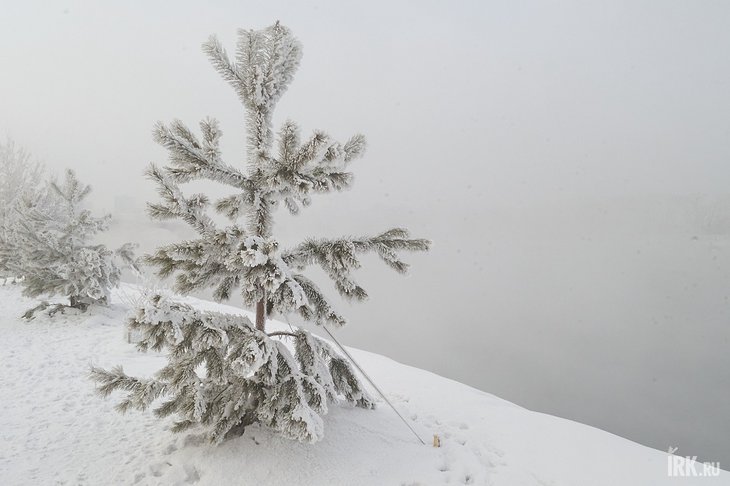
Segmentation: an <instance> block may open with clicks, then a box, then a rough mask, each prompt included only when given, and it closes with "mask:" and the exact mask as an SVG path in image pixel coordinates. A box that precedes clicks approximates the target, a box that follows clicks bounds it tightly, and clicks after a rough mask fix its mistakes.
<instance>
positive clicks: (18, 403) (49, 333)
mask: <svg viewBox="0 0 730 486" xmlns="http://www.w3.org/2000/svg"><path fill="white" fill-rule="evenodd" d="M136 295H137V293H136V291H135V289H134V287H131V286H125V287H123V288H122V289H120V290H119V291H117V292H116V293H115V299H114V301H115V304H114V305H113V306H111V307H110V308H107V309H95V310H94V313H93V314H91V313H89V314H82V315H57V316H55V317H54V318H53V319H49V318H47V317H42V318H38V319H36V320H35V321H32V322H30V323H26V322H24V321H21V320H20V319H19V317H18V316H20V315H21V314H22V312H23V311H24V310H25V309H26V308H28V307H30V306H31V304H32V303H33V302H32V301H30V300H27V299H24V298H22V297H21V296H20V293H19V290H18V288H17V287H15V286H5V287H0V333H1V335H2V336H3V339H2V343H0V363H1V364H2V369H3V372H2V373H1V374H0V484H2V485H25V484H28V485H31V484H32V485H36V484H43V485H45V484H83V485H87V484H88V485H106V484H165V485H166V484H180V485H184V484H192V483H195V484H199V485H226V484H235V485H247V484H251V485H317V486H321V485H341V484H347V485H348V486H356V485H390V484H392V485H438V484H454V485H459V484H477V485H494V486H519V485H535V486H558V485H575V486H585V485H590V486H600V485H622V486H628V485H640V486H654V485H663V484H667V485H684V484H687V485H700V486H702V485H708V486H710V485H721V484H722V485H729V484H730V474H728V473H725V472H723V473H722V475H721V476H719V477H712V478H711V477H694V478H679V477H669V476H668V457H669V456H668V455H667V453H666V452H661V451H657V450H653V449H650V448H647V447H644V446H641V445H638V444H636V443H633V442H630V441H628V440H625V439H622V438H620V437H617V436H615V435H612V434H609V433H607V432H604V431H601V430H598V429H595V428H592V427H588V426H585V425H582V424H579V423H576V422H571V421H568V420H563V419H560V418H556V417H553V416H550V415H545V414H541V413H536V412H531V411H529V410H526V409H524V408H521V407H518V406H516V405H514V404H512V403H509V402H506V401H504V400H501V399H499V398H497V397H494V396H492V395H489V394H487V393H484V392H481V391H478V390H475V389H473V388H470V387H468V386H465V385H463V384H460V383H457V382H454V381H451V380H448V379H445V378H442V377H439V376H437V375H434V374H431V373H428V372H426V371H423V370H419V369H416V368H411V367H408V366H404V365H401V364H399V363H397V362H394V361H392V360H390V359H388V358H385V357H383V356H379V355H375V354H371V353H367V352H364V351H357V350H353V355H354V356H355V358H356V359H357V360H358V361H359V362H360V363H361V364H362V366H363V367H364V368H365V369H366V371H367V372H368V373H369V374H371V376H372V377H373V378H374V379H375V380H376V382H378V383H379V384H380V386H381V388H383V389H384V391H385V392H386V393H387V394H388V395H389V398H390V399H391V401H393V402H394V403H395V405H396V407H398V408H399V410H400V411H401V413H402V414H403V415H405V416H406V417H407V419H408V420H410V421H411V424H412V426H413V427H414V428H415V429H416V430H417V431H418V432H419V434H420V435H421V436H423V437H424V438H426V439H427V440H428V442H429V444H428V445H427V446H423V445H421V444H420V443H419V442H418V441H417V440H416V439H415V438H414V437H413V436H412V435H411V433H410V432H409V431H408V429H407V428H406V427H405V426H404V425H403V424H402V423H400V422H399V420H398V418H397V416H396V415H395V414H394V413H393V412H392V410H390V409H389V408H388V407H387V406H385V405H382V406H380V407H379V408H378V409H377V410H375V411H365V410H360V409H354V410H351V409H339V408H337V407H333V408H332V409H331V410H330V413H329V414H328V415H327V417H326V419H325V427H326V428H325V438H324V440H323V441H322V442H320V443H317V444H315V445H306V444H299V443H295V442H291V441H288V440H285V439H281V438H278V437H276V436H274V435H272V434H271V433H269V432H268V431H267V430H264V429H261V428H256V427H251V428H250V429H249V430H247V431H246V433H245V434H244V435H243V436H242V437H240V438H236V439H233V440H229V441H227V442H225V443H223V444H222V445H221V446H218V447H213V446H210V445H208V444H207V443H205V442H203V441H202V440H200V438H199V437H197V436H196V435H195V434H190V433H187V434H181V435H173V434H172V433H171V432H170V431H169V430H168V425H169V422H161V421H159V420H156V419H154V418H153V416H152V414H151V413H141V412H134V411H133V412H130V413H128V414H127V415H124V416H123V415H120V414H118V413H117V412H116V411H115V410H114V409H113V406H114V403H115V401H114V400H113V399H110V400H102V399H100V398H98V397H97V396H96V395H95V394H94V389H93V385H92V383H91V382H90V381H89V380H88V378H87V374H88V367H89V364H91V363H94V364H97V365H101V366H104V367H110V366H112V365H115V364H122V365H124V368H125V370H126V371H128V372H129V373H130V374H138V375H144V374H151V373H152V372H153V371H154V370H156V369H157V368H159V367H160V366H161V364H162V363H163V361H164V359H163V358H162V357H161V356H159V355H155V354H147V355H145V354H140V353H138V352H137V351H136V350H135V348H134V346H133V345H130V344H128V343H127V335H126V330H125V328H124V318H123V317H124V315H125V313H126V311H127V309H128V305H129V304H130V303H131V302H133V301H134V299H135V298H136ZM186 300H188V301H189V302H190V303H192V304H194V305H198V306H201V307H205V308H208V309H218V310H223V311H226V310H228V311H233V312H240V311H238V310H235V309H232V308H225V307H224V306H218V305H217V304H213V303H210V302H204V301H199V300H195V299H186ZM221 307H224V308H223V309H221ZM484 372H485V373H488V372H489V370H484ZM434 434H438V435H439V436H440V437H441V441H442V446H441V447H440V448H434V447H432V446H431V444H430V442H431V440H432V437H433V435H434ZM680 452H681V451H680ZM696 470H697V471H698V473H702V467H701V466H699V467H696Z"/></svg>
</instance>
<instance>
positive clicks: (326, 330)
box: [322, 326, 426, 445]
mask: <svg viewBox="0 0 730 486" xmlns="http://www.w3.org/2000/svg"><path fill="white" fill-rule="evenodd" d="M322 329H324V332H326V333H327V335H328V336H329V337H330V338H332V340H333V341H334V342H335V344H337V347H338V348H340V351H342V352H343V353H345V356H347V359H349V360H350V362H351V363H352V364H354V365H355V368H357V369H358V370H359V371H360V373H362V375H363V376H364V377H365V379H366V380H368V382H369V383H370V385H372V387H373V388H375V391H377V392H378V394H379V395H380V396H381V397H382V398H383V400H385V403H387V404H388V405H389V406H390V408H392V409H393V411H394V412H395V413H396V415H398V417H400V419H401V420H402V421H403V423H404V424H406V427H408V428H409V429H410V431H411V432H413V435H415V436H416V438H417V439H418V440H419V441H420V442H421V444H423V445H426V442H424V440H423V439H421V436H420V435H418V433H417V432H416V431H415V430H413V427H411V424H409V423H408V421H406V419H405V418H403V415H401V414H400V412H399V411H398V410H397V409H396V408H395V406H394V405H393V404H392V403H390V400H388V398H387V397H386V396H385V393H383V392H382V391H381V390H380V388H378V385H376V384H375V382H373V380H372V378H370V376H368V374H367V373H365V371H364V370H363V369H362V368H361V367H360V365H359V364H357V361H355V358H353V357H352V356H351V355H350V353H348V352H347V350H346V349H345V347H344V346H343V345H342V344H340V342H339V341H338V340H337V338H335V337H334V336H333V335H332V333H331V332H330V331H329V329H327V328H326V327H325V326H322Z"/></svg>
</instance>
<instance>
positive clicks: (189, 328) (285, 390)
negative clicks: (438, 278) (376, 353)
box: [92, 23, 429, 442]
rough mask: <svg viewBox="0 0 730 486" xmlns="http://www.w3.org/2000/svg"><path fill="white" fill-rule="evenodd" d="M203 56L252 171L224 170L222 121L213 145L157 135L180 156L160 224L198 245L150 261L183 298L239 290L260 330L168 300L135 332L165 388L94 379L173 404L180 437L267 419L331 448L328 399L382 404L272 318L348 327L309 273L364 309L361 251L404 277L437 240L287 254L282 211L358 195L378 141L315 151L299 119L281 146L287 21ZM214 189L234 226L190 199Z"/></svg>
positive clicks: (156, 383)
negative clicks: (155, 352) (410, 262)
mask: <svg viewBox="0 0 730 486" xmlns="http://www.w3.org/2000/svg"><path fill="white" fill-rule="evenodd" d="M203 48H204V50H205V52H206V53H207V54H208V56H209V57H210V60H211V62H212V64H213V66H214V67H215V69H216V70H217V71H218V72H219V73H220V74H221V76H222V77H223V78H224V79H225V80H226V81H228V83H229V84H230V85H231V86H232V87H233V88H234V90H235V92H236V94H237V95H238V97H239V98H240V100H241V102H242V104H243V107H244V110H245V114H246V122H247V128H248V130H247V141H248V168H247V170H245V171H241V170H239V169H238V168H237V167H234V166H232V165H229V164H226V163H225V162H224V161H223V160H222V155H221V151H220V147H219V141H220V137H221V131H220V129H219V128H218V123H217V122H216V121H215V120H210V119H206V120H204V121H203V122H201V123H200V129H201V134H202V135H201V136H197V135H195V134H193V132H192V131H191V130H190V129H189V128H187V127H186V126H185V125H184V124H183V123H182V122H180V121H174V122H172V123H171V124H169V125H163V124H158V125H157V127H156V128H155V131H154V136H155V139H156V140H157V142H158V143H159V144H160V145H162V146H163V147H165V148H166V149H167V150H168V152H169V157H170V158H169V161H170V165H169V166H167V167H164V168H159V167H156V166H152V167H151V168H150V170H149V171H148V176H149V177H150V179H152V180H153V181H154V182H155V183H156V184H157V186H158V189H159V193H160V196H161V197H162V201H161V202H159V203H155V204H150V206H149V212H150V215H151V216H152V217H153V218H157V219H180V220H182V221H184V222H185V223H187V224H189V225H190V226H191V227H192V228H193V229H194V230H195V231H196V232H197V233H198V236H197V238H196V239H192V240H186V241H181V242H178V243H174V244H170V245H166V246H163V247H161V248H159V249H158V250H157V251H156V252H155V253H154V254H153V255H151V256H149V257H148V258H147V262H148V263H150V264H152V265H154V266H155V267H157V271H158V274H159V275H160V276H161V277H168V276H174V277H175V289H176V290H177V291H179V292H183V293H186V292H190V291H192V290H196V289H207V288H212V289H213V290H214V295H215V297H216V298H217V299H218V300H225V299H228V298H229V297H230V296H231V294H232V293H233V292H234V291H236V290H238V291H239V292H240V295H241V296H242V297H243V300H244V302H245V303H246V304H247V305H248V306H250V307H252V308H255V309H256V320H255V325H253V326H252V324H251V323H250V322H249V321H248V320H247V319H243V318H241V317H238V316H229V315H222V314H212V313H200V312H198V311H196V310H195V309H193V308H191V307H188V306H182V305H177V304H174V305H173V304H169V303H167V302H166V301H164V300H163V299H161V298H159V297H155V298H154V299H153V302H152V303H148V304H146V305H145V306H142V307H141V308H140V309H138V310H137V312H136V314H135V317H134V318H133V319H132V320H131V321H130V327H131V328H132V329H134V330H137V331H142V333H143V336H144V338H143V340H142V342H141V344H140V347H141V348H142V349H143V350H145V349H148V348H154V349H166V350H167V351H168V353H169V355H168V356H169V357H168V360H169V363H168V365H167V366H166V367H165V368H163V369H162V370H160V371H159V372H158V373H157V375H156V376H155V378H154V379H151V380H143V379H137V378H132V377H129V376H126V375H125V374H124V373H123V372H122V370H121V369H120V368H117V369H114V370H112V371H104V370H101V369H94V370H93V373H92V377H93V378H94V379H95V380H96V381H97V382H98V383H99V384H100V392H101V393H102V394H103V395H108V394H109V393H111V392H112V391H113V390H123V391H126V392H127V397H126V398H125V400H124V401H123V402H122V403H121V405H120V409H121V410H122V411H124V410H125V409H127V408H129V407H135V408H141V409H144V408H146V407H147V406H149V405H150V404H151V403H152V401H153V400H154V399H155V398H158V397H163V396H164V397H166V401H165V402H163V404H162V405H161V406H160V407H159V408H157V413H158V415H162V416H165V415H169V414H172V413H175V414H177V415H178V416H179V417H180V419H181V421H179V422H178V425H177V426H176V430H179V429H182V428H187V427H189V426H193V425H198V426H201V427H202V428H203V429H204V430H205V431H206V432H207V433H208V434H209V436H210V437H211V439H213V440H220V439H221V438H222V437H224V436H225V435H226V434H229V433H230V432H232V431H236V432H239V433H240V432H242V431H243V428H244V427H245V426H246V425H248V424H250V423H253V422H259V423H261V424H263V425H266V426H269V427H272V428H273V429H275V430H277V431H279V432H281V433H282V434H283V435H285V436H286V437H290V438H293V439H298V440H301V441H312V442H313V441H316V440H318V439H320V438H321V437H322V419H321V415H323V414H324V413H325V412H326V411H327V400H341V399H344V400H345V401H346V402H348V403H351V404H354V405H357V406H361V407H366V408H369V407H371V406H372V400H371V399H370V398H368V397H367V395H366V394H365V392H364V391H363V387H362V385H361V383H360V382H359V380H358V378H357V377H356V375H355V374H354V373H353V372H352V369H351V368H350V365H349V364H348V362H347V361H345V360H344V359H343V358H342V357H340V356H339V355H337V354H336V353H335V352H334V351H333V350H332V349H331V348H330V346H329V345H328V344H327V343H326V342H325V341H322V340H320V339H319V338H317V337H315V336H314V335H312V334H309V333H307V332H305V331H303V330H296V331H293V332H291V333H289V332H286V333H282V332H270V333H267V332H266V319H267V317H268V316H269V315H271V314H272V313H278V314H280V315H289V314H292V313H294V314H298V315H299V316H301V317H302V318H304V319H305V320H307V321H310V322H314V323H316V324H319V325H334V326H341V325H343V324H344V323H345V319H344V318H343V317H342V316H341V315H340V314H339V313H337V312H336V311H335V309H334V307H333V306H332V305H331V304H330V302H329V301H328V299H327V298H326V297H325V296H324V294H323V293H322V292H321V291H320V289H319V288H318V287H317V286H316V285H315V284H314V282H312V281H311V280H309V279H308V278H307V277H306V276H304V275H303V273H302V272H303V271H304V270H305V269H306V268H307V267H309V266H311V265H319V266H320V267H321V268H322V269H324V270H325V272H326V273H327V275H328V276H329V277H330V278H331V279H332V280H333V281H334V283H335V288H336V289H337V291H338V292H339V293H340V294H341V295H342V296H343V297H345V298H347V299H351V300H364V299H365V298H366V297H367V293H366V292H365V290H364V289H363V288H362V287H360V286H359V285H358V284H357V283H356V282H355V281H354V280H353V278H352V273H353V271H354V270H356V269H357V268H359V266H360V262H359V259H358V256H359V254H362V253H367V252H372V253H375V254H376V255H378V256H379V257H380V258H381V259H382V260H383V261H384V262H385V263H386V264H387V265H388V266H390V267H391V268H393V269H394V270H396V271H398V272H404V271H405V270H406V269H407V264H406V263H404V262H403V261H401V259H400V257H399V255H398V252H399V251H402V250H407V251H422V250H426V249H427V248H428V246H429V242H428V241H427V240H422V239H411V238H410V237H409V236H408V232H407V231H406V230H404V229H399V228H396V229H391V230H388V231H385V232H384V233H382V234H380V235H377V236H373V237H360V238H352V237H343V238H337V239H331V240H330V239H314V238H311V239H307V240H305V241H304V242H303V243H301V244H299V245H296V246H294V247H293V248H289V249H282V248H280V247H279V243H278V242H277V241H276V239H275V238H274V236H273V231H272V230H273V214H274V212H275V210H276V209H277V208H278V207H280V206H284V207H286V208H287V209H288V210H289V212H290V213H291V214H297V213H298V212H299V211H300V208H301V207H303V206H308V205H309V204H310V201H311V196H312V195H313V194H317V193H328V192H332V191H340V190H343V189H346V188H348V187H349V186H350V184H351V183H352V179H353V178H352V174H351V173H350V172H349V165H350V163H351V162H352V161H353V160H355V159H357V158H358V157H360V156H361V155H362V153H363V151H364V149H365V138H364V137H363V136H362V135H355V136H353V137H352V138H350V140H348V141H347V142H345V143H344V144H343V143H340V142H337V141H335V140H332V139H331V138H330V137H329V136H328V135H326V134H325V133H323V132H321V131H316V132H314V134H313V135H312V136H311V137H309V138H308V139H307V140H305V141H304V142H302V141H301V140H300V135H299V129H298V128H297V126H296V125H295V124H294V123H293V122H291V121H287V122H285V123H284V125H283V126H282V128H281V130H280V131H279V136H278V137H275V136H274V133H273V129H272V121H271V120H272V116H273V111H274V107H275V106H276V103H277V102H278V100H279V98H280V97H281V96H282V94H283V93H284V92H285V91H286V89H287V87H288V86H289V83H290V82H291V80H292V79H293V76H294V72H295V71H296V69H297V67H298V65H299V59H300V57H301V46H300V45H299V42H298V41H297V40H296V39H295V38H294V36H292V34H291V33H290V32H289V30H288V29H287V28H285V27H284V26H282V25H281V24H279V23H276V24H275V25H273V26H271V27H268V28H266V29H264V30H261V31H240V38H239V42H238V46H237V49H236V59H235V61H231V60H230V59H229V57H228V55H227V54H226V52H225V50H224V49H223V47H222V46H221V45H220V43H219V42H218V41H217V40H216V39H215V37H212V38H211V39H210V41H209V42H207V43H206V44H204V46H203ZM274 145H275V146H276V147H275V148H274ZM200 179H204V180H210V181H214V182H218V183H220V184H223V185H225V186H228V189H232V190H233V194H232V195H230V196H226V197H223V198H221V199H219V200H218V201H216V202H215V204H213V205H212V206H213V208H214V209H215V210H216V211H218V212H219V213H221V214H223V215H224V216H226V217H228V218H229V220H230V221H231V224H230V225H229V226H226V227H219V226H218V225H217V224H216V223H215V221H214V220H213V218H212V217H211V216H210V215H209V213H208V211H209V210H210V209H211V204H210V201H209V198H208V197H207V196H206V195H205V194H193V195H190V196H186V195H185V194H183V191H182V189H181V187H180V186H181V185H182V184H184V183H187V182H190V181H194V180H200ZM241 219H243V222H242V223H239V220H241ZM288 340H291V341H288ZM285 342H286V344H291V345H292V347H293V350H294V352H293V354H292V352H290V351H289V349H288V348H287V347H286V346H285Z"/></svg>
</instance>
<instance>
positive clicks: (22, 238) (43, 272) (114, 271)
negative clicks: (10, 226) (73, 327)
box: [12, 170, 132, 318]
mask: <svg viewBox="0 0 730 486" xmlns="http://www.w3.org/2000/svg"><path fill="white" fill-rule="evenodd" d="M49 187H50V191H48V192H47V193H44V195H43V196H42V197H36V198H32V199H25V200H24V201H22V202H21V203H20V204H19V205H18V206H17V212H18V215H19V216H18V218H17V222H16V223H15V228H14V231H13V236H12V238H13V241H14V245H15V251H16V253H17V255H16V256H17V258H16V261H14V262H13V263H12V266H13V269H14V270H16V272H17V273H18V274H20V275H23V277H24V279H23V281H22V285H23V293H24V294H25V295H27V296H29V297H39V296H53V295H61V296H65V297H68V299H69V305H70V307H75V308H79V309H86V307H88V306H89V305H90V304H105V303H107V302H108V299H109V293H110V290H111V289H112V288H114V287H116V286H117V285H119V277H120V275H121V269H120V266H119V265H118V264H117V263H116V262H115V259H116V258H121V259H122V260H126V261H127V262H129V261H130V260H131V258H132V245H130V244H125V245H123V246H122V247H121V248H120V249H119V250H117V251H116V252H113V251H111V250H109V249H108V248H107V247H106V246H104V245H98V244H96V245H95V244H91V239H92V237H93V236H94V235H96V234H97V233H98V232H100V231H104V230H106V229H107V227H108V225H109V221H110V219H111V217H110V216H108V215H107V216H103V217H101V218H96V217H94V216H92V215H91V212H90V211H89V210H88V209H84V208H83V207H82V203H83V200H84V199H85V198H86V196H88V194H89V192H90V191H91V187H90V186H88V185H85V184H81V183H80V182H79V180H78V179H77V178H76V175H75V174H74V173H73V171H70V170H69V171H67V172H66V176H65V180H64V182H63V184H61V185H58V184H56V183H55V182H52V183H50V185H49ZM46 307H48V304H47V303H43V304H41V305H40V306H38V307H37V308H35V309H31V311H29V312H28V313H27V314H26V316H25V317H29V318H30V317H33V314H34V312H35V311H37V310H40V309H44V308H46ZM62 307H63V306H54V309H53V311H57V310H59V309H61V308H62Z"/></svg>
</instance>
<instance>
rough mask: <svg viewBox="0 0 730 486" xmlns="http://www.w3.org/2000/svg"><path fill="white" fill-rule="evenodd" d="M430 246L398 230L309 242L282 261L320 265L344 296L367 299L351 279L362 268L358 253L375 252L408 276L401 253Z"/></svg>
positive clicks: (287, 254) (294, 249) (298, 247)
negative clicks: (366, 235)
mask: <svg viewBox="0 0 730 486" xmlns="http://www.w3.org/2000/svg"><path fill="white" fill-rule="evenodd" d="M429 246H430V242H429V241H428V240H425V239H414V238H409V235H408V231H407V230H405V229H402V228H395V229H391V230H388V231H386V232H385V233H382V234H380V235H378V236H373V237H361V238H337V239H334V240H327V239H308V240H306V241H304V242H303V243H302V244H300V245H298V246H297V247H295V248H292V249H291V250H289V251H285V252H284V253H283V254H282V259H283V260H284V261H285V262H286V263H287V264H288V265H291V266H292V267H294V268H298V269H304V268H305V267H307V266H308V265H311V264H318V265H319V266H321V267H322V269H323V270H324V271H325V272H327V275H329V277H330V278H331V279H332V280H333V281H334V283H335V286H336V287H337V290H338V291H339V292H340V294H341V295H343V296H344V297H347V298H352V299H355V300H363V299H365V298H367V293H366V292H365V290H364V289H363V288H362V287H360V286H359V285H357V284H356V283H355V282H354V281H353V280H352V279H351V274H352V272H353V270H356V269H358V268H360V261H359V260H358V258H357V256H358V254H362V253H368V252H374V253H376V254H377V255H378V256H379V257H380V259H381V260H383V261H384V262H385V263H386V264H387V265H388V266H389V267H391V268H392V269H394V270H396V271H397V272H400V273H404V272H406V271H407V269H408V264H407V263H405V262H404V261H402V260H401V259H400V257H399V256H398V251H426V250H428V248H429Z"/></svg>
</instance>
